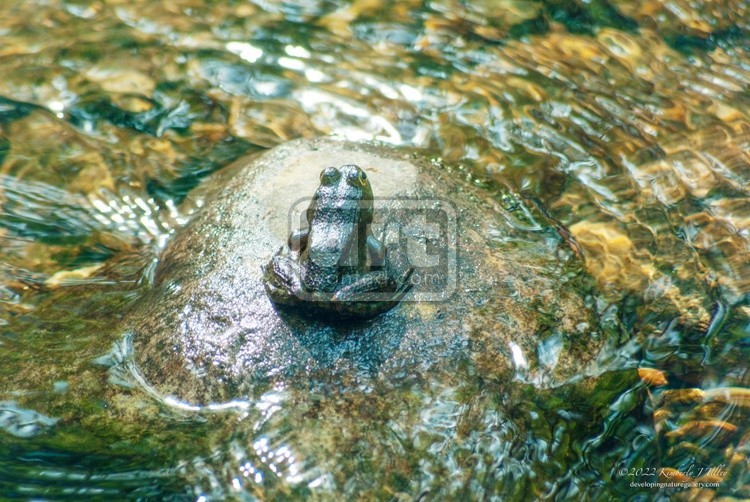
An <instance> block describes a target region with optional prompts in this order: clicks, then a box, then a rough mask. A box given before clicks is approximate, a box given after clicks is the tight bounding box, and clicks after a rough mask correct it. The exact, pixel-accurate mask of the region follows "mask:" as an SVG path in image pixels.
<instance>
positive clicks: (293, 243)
mask: <svg viewBox="0 0 750 502" xmlns="http://www.w3.org/2000/svg"><path fill="white" fill-rule="evenodd" d="M309 236H310V229H308V228H304V229H300V230H295V231H294V232H292V233H291V234H289V239H288V240H287V245H288V246H289V249H291V250H292V251H294V252H295V253H301V252H302V251H304V250H305V248H306V247H307V241H308V237H309Z"/></svg>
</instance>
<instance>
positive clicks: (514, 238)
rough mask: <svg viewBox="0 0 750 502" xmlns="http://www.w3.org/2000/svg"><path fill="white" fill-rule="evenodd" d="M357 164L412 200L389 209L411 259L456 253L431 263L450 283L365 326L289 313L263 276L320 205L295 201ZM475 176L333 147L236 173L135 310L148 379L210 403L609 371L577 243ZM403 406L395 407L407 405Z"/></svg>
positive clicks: (267, 158)
mask: <svg viewBox="0 0 750 502" xmlns="http://www.w3.org/2000/svg"><path fill="white" fill-rule="evenodd" d="M352 163H353V164H357V165H359V166H360V167H362V168H363V169H364V170H365V171H366V172H367V173H368V175H369V179H370V180H371V184H372V187H373V191H374V194H375V197H376V199H377V198H387V199H392V198H399V199H402V201H403V202H401V203H399V202H394V201H393V200H390V201H386V202H385V206H387V207H390V208H391V210H392V209H393V207H394V205H395V206H398V204H402V205H404V206H405V207H407V209H408V210H406V211H402V212H401V213H398V214H400V216H399V217H401V218H404V219H405V220H408V221H402V222H399V223H401V224H402V225H403V229H404V231H405V233H406V234H408V235H410V238H411V242H410V243H409V246H411V251H410V253H411V254H410V255H411V256H413V257H415V259H416V260H419V259H420V257H421V259H429V258H430V255H431V254H432V255H434V254H435V249H436V248H435V247H434V246H438V247H439V249H438V250H437V252H438V253H444V254H445V256H444V257H443V258H445V259H444V260H442V261H441V263H440V264H439V265H438V266H436V267H433V268H432V269H431V273H432V276H431V277H432V280H433V281H434V280H435V278H436V277H437V278H438V279H439V280H438V282H439V283H440V285H441V286H440V288H438V289H437V290H435V289H429V288H428V287H426V286H425V283H426V281H427V279H429V277H427V275H425V274H424V273H423V274H422V279H423V280H424V281H425V282H424V283H422V284H417V285H415V287H414V288H413V290H412V291H411V292H410V294H409V295H408V296H407V298H406V299H405V300H404V301H402V302H401V303H400V304H399V305H397V306H396V307H395V308H394V309H392V310H391V311H389V312H387V313H385V314H384V315H381V316H379V317H377V318H375V319H372V320H369V321H364V322H360V323H355V324H348V325H345V324H335V323H326V322H323V321H313V320H310V319H306V318H304V317H298V316H296V315H294V313H284V314H279V313H278V312H277V310H276V309H275V308H274V306H273V305H272V304H271V302H270V301H269V299H268V298H267V296H266V293H265V291H264V288H263V284H262V274H261V267H262V266H263V265H264V264H266V263H267V262H268V260H269V259H270V258H271V256H273V254H274V253H275V252H276V251H277V250H278V249H279V247H280V246H282V244H283V243H284V242H285V241H286V238H287V236H288V234H289V231H290V225H289V221H290V209H292V208H294V207H296V208H297V209H300V208H301V209H304V208H305V207H306V204H304V203H302V204H296V206H295V202H296V201H297V200H298V199H300V198H301V197H310V196H312V194H313V193H314V191H315V189H316V187H317V185H318V175H319V173H320V171H321V170H322V169H323V168H324V167H326V166H330V165H332V166H340V165H343V164H352ZM464 178H465V175H464V174H463V172H461V171H460V170H450V169H448V168H446V167H445V166H443V165H441V164H440V163H439V162H430V161H427V160H425V159H422V158H421V157H419V156H418V155H416V154H412V153H410V152H406V151H394V150H391V149H388V148H384V147H380V146H373V145H362V144H351V143H345V142H339V141H335V140H331V139H316V140H299V141H293V142H291V143H288V144H285V145H283V146H280V147H277V148H275V149H273V150H271V151H269V152H267V153H265V154H263V155H261V156H258V157H253V158H247V159H242V160H240V161H238V162H237V163H235V164H234V165H233V166H230V167H228V168H226V169H225V170H223V171H222V172H221V173H220V174H219V175H218V176H217V177H216V178H215V180H214V181H213V183H214V184H215V188H213V189H212V193H211V194H210V195H209V196H208V197H207V202H206V204H205V206H204V207H203V208H202V209H201V210H200V212H199V213H198V214H197V215H196V216H195V217H194V219H193V220H192V221H191V222H190V223H189V224H188V225H187V226H186V227H185V228H183V229H182V230H181V231H180V232H178V233H177V235H176V236H175V237H174V238H173V239H172V240H171V241H170V242H169V244H168V246H167V247H166V249H164V251H163V253H162V255H161V257H160V259H159V264H158V268H157V270H156V274H155V279H154V285H153V289H152V290H151V291H150V292H149V293H148V294H147V295H146V296H145V298H144V299H143V300H142V301H141V302H140V303H139V304H138V306H137V307H136V309H135V310H134V311H133V312H132V313H130V314H129V315H128V316H127V317H126V324H127V327H128V329H129V330H130V331H131V332H132V335H133V340H134V352H135V361H136V363H137V368H138V371H139V372H140V373H141V375H142V377H143V379H144V381H145V382H147V383H148V385H149V386H151V389H152V390H153V391H154V392H155V393H156V394H158V395H160V396H163V397H167V396H170V397H171V398H173V399H178V400H180V401H183V402H186V403H190V404H207V403H212V402H213V403H216V402H226V401H231V400H235V399H243V398H246V399H253V398H254V397H257V396H259V395H261V394H262V393H263V392H265V391H266V390H268V389H269V388H271V387H272V386H279V385H281V386H283V387H284V388H285V389H293V390H299V391H300V392H303V393H304V392H305V389H309V388H312V387H317V386H319V385H322V386H323V387H330V388H336V389H339V390H340V389H349V390H352V391H357V392H359V391H364V389H367V388H370V387H372V386H373V385H377V386H380V387H381V388H389V389H394V390H395V389H398V388H401V387H403V386H404V385H406V384H409V385H411V383H413V382H415V381H417V382H418V381H422V382H426V381H430V382H434V383H435V384H437V385H441V386H443V385H453V384H450V383H449V382H454V383H456V382H461V381H462V380H465V379H467V378H469V377H470V375H475V374H481V375H482V378H485V379H487V380H490V381H493V380H494V381H505V380H509V379H513V378H516V379H519V380H522V381H528V382H532V383H534V384H535V385H537V386H553V385H558V384H560V383H562V382H564V381H566V380H567V379H569V378H571V377H574V376H579V375H582V374H584V373H592V372H593V373H595V372H596V366H595V365H590V364H589V363H591V362H592V361H595V359H596V357H597V354H599V352H600V349H601V348H602V346H603V345H604V344H605V342H606V339H607V336H606V334H605V333H603V332H602V327H601V325H600V322H599V320H598V316H597V315H596V313H595V312H593V311H592V310H591V308H590V306H591V305H592V304H593V303H595V302H593V301H592V300H591V297H590V296H589V295H590V294H591V290H590V287H589V282H590V281H589V278H588V276H586V275H585V273H583V272H582V268H581V264H580V263H579V260H578V259H577V257H576V254H575V253H574V252H573V250H572V248H571V247H570V245H569V243H568V242H567V241H566V240H565V239H563V238H562V237H561V236H560V235H561V234H560V232H558V228H556V226H555V225H554V223H552V222H550V221H548V220H547V219H546V218H545V216H544V215H543V214H541V213H540V211H538V210H537V209H536V208H535V207H534V205H533V204H530V203H529V202H527V201H525V200H523V199H521V198H519V197H518V196H515V195H513V194H511V193H510V192H509V191H508V190H506V189H504V188H503V187H490V188H484V187H479V186H477V185H476V184H473V183H471V182H470V181H466V180H465V179H464ZM425 207H430V208H432V209H439V210H440V211H442V213H441V214H443V215H444V216H445V217H446V219H445V220H444V221H445V222H447V223H448V225H447V226H445V228H444V229H443V230H445V229H447V230H448V231H447V233H445V232H444V233H443V234H441V235H430V232H433V233H434V231H435V225H432V224H431V222H429V221H424V220H425V219H424V214H423V213H422V212H420V211H421V208H425ZM376 208H377V205H376ZM376 211H377V209H376ZM381 214H385V213H384V212H383V211H381ZM389 214H394V213H389ZM453 216H455V220H456V221H457V225H456V227H455V230H456V231H455V238H454V237H452V236H451V228H452V227H451V225H450V222H451V221H452V220H453ZM376 217H377V216H376ZM291 221H299V219H298V218H295V217H292V218H291ZM420 221H421V223H420ZM381 223H382V222H381ZM381 228H382V227H381ZM438 230H439V228H438ZM439 233H440V232H438V234H439ZM376 235H377V228H376ZM430 246H433V247H430ZM453 246H455V251H456V252H455V253H453V252H452V251H451V250H452V249H454V248H453ZM453 258H455V260H454V259H453ZM415 277H417V278H418V279H419V272H418V273H417V274H415ZM432 286H434V284H433V285H432ZM587 366H588V368H587ZM410 382H411V383H410ZM383 386H384V387H383ZM402 398H403V396H400V394H399V393H398V392H394V393H393V394H391V396H390V397H387V398H386V400H387V401H389V403H390V404H389V406H394V407H398V406H399V404H398V403H399V400H400V399H402Z"/></svg>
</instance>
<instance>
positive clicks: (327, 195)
mask: <svg viewBox="0 0 750 502" xmlns="http://www.w3.org/2000/svg"><path fill="white" fill-rule="evenodd" d="M372 198H373V196H372V187H371V186H370V180H368V179H367V174H366V173H365V172H364V171H363V170H362V169H361V168H360V167H359V166H355V165H353V164H349V165H345V166H341V167H340V168H338V169H337V168H335V167H327V168H325V169H323V171H322V172H321V173H320V186H318V189H317V190H316V192H315V196H314V197H313V201H312V203H311V204H310V207H309V208H308V210H307V221H308V222H312V221H313V219H314V218H315V215H316V213H317V212H319V211H325V210H326V208H328V209H333V208H339V209H340V208H342V207H345V206H346V207H349V208H352V209H354V211H347V213H349V214H352V215H355V217H356V220H357V222H358V223H360V224H367V223H371V222H372V217H373V215H372Z"/></svg>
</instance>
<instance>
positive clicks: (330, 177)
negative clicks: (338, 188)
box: [320, 167, 341, 185]
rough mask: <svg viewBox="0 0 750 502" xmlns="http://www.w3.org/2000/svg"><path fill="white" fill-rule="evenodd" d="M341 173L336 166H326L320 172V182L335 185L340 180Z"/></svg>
mask: <svg viewBox="0 0 750 502" xmlns="http://www.w3.org/2000/svg"><path fill="white" fill-rule="evenodd" d="M340 176H341V174H340V173H339V170H338V169H336V168H335V167H326V168H325V169H323V171H322V172H321V173H320V183H321V184H323V185H333V184H334V183H336V182H337V181H338V180H339V177H340Z"/></svg>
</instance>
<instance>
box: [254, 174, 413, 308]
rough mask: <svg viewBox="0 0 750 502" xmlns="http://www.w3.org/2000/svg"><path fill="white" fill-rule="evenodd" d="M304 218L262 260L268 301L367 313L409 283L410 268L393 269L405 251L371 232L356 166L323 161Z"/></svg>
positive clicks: (368, 197) (368, 198)
mask: <svg viewBox="0 0 750 502" xmlns="http://www.w3.org/2000/svg"><path fill="white" fill-rule="evenodd" d="M306 218H307V224H308V226H307V228H304V229H301V230H297V231H295V232H293V233H292V234H291V235H290V236H289V241H288V247H287V249H284V247H282V248H280V249H279V251H278V252H277V253H276V255H275V256H274V257H273V258H272V259H271V261H269V262H268V264H267V265H266V267H265V268H264V276H263V282H264V284H265V288H266V292H267V293H268V296H269V297H270V298H271V300H272V301H273V302H274V303H276V304H277V305H282V306H290V307H294V308H295V309H296V310H299V311H302V312H305V313H308V314H311V315H317V316H326V317H329V318H331V319H334V320H341V319H350V318H368V317H373V316H376V315H378V314H381V313H383V312H385V311H387V310H389V309H390V308H392V307H393V306H394V305H396V304H397V303H398V302H399V300H401V299H402V298H403V297H404V295H405V294H406V293H407V292H408V291H409V289H410V286H411V283H410V282H409V277H410V276H411V273H412V272H413V270H414V269H413V267H409V268H407V269H406V270H401V271H399V270H398V264H401V263H404V261H405V258H404V257H402V258H399V259H397V260H392V259H391V258H392V256H391V255H392V254H393V253H402V250H401V249H400V248H399V247H397V246H394V247H393V248H392V249H390V250H389V249H386V247H385V245H384V244H383V243H382V242H381V241H380V240H378V239H377V238H376V237H375V236H374V235H373V233H372V228H371V225H372V222H373V193H372V187H371V185H370V181H369V180H368V179H367V174H366V173H365V172H364V171H363V170H362V169H361V168H360V167H359V166H356V165H353V164H352V165H344V166H342V167H341V168H339V169H337V168H336V167H327V168H326V169H324V170H323V171H322V172H321V173H320V186H319V187H318V189H317V191H316V192H315V196H314V197H313V199H312V200H311V201H310V206H309V207H308V208H307V211H306ZM373 293H375V294H376V296H377V298H378V299H375V298H373ZM380 298H383V299H380Z"/></svg>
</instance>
